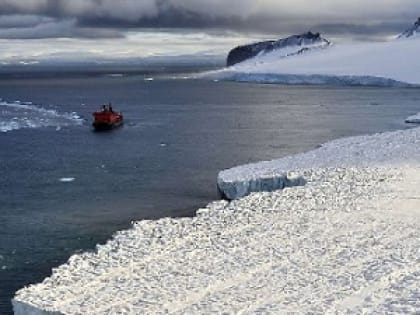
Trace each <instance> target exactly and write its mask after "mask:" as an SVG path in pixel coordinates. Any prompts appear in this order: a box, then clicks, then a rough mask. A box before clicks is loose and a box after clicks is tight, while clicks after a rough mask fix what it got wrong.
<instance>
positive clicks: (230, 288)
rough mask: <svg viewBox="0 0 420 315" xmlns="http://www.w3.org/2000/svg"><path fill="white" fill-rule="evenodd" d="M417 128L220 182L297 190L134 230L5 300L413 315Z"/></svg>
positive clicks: (172, 309)
mask: <svg viewBox="0 0 420 315" xmlns="http://www.w3.org/2000/svg"><path fill="white" fill-rule="evenodd" d="M419 144H420V128H415V129H410V130H405V131H398V132H388V133H384V134H377V135H373V136H363V137H353V138H347V139H342V140H337V141H333V142H330V143H328V144H326V145H325V146H323V147H322V148H320V149H318V150H315V151H312V152H308V153H306V154H301V155H298V156H295V157H290V158H286V159H281V160H277V161H272V162H262V163H259V164H253V165H249V166H242V167H238V168H236V169H232V170H229V171H225V172H222V173H221V176H220V178H222V179H224V180H227V181H228V180H237V179H242V180H243V179H246V180H247V179H249V178H255V179H257V178H259V176H263V175H265V174H276V173H277V172H280V171H281V172H284V171H287V174H288V176H289V177H290V178H302V179H303V180H304V181H305V182H306V184H305V185H304V186H297V187H290V188H286V189H283V190H277V191H274V192H264V193H253V194H251V195H249V196H247V197H245V198H242V199H239V200H235V201H232V202H230V203H228V202H226V201H219V202H215V203H212V204H210V205H208V206H207V207H206V208H204V209H199V210H198V211H197V216H196V217H194V218H179V219H170V218H167V219H161V220H157V221H141V222H135V223H134V224H133V228H132V229H130V230H126V231H122V232H118V233H117V234H116V235H115V236H114V237H113V239H112V240H110V241H109V242H107V243H106V244H105V245H98V246H97V250H96V252H94V253H92V252H90V253H83V254H77V255H74V256H72V257H71V258H70V259H69V261H68V263H67V264H64V265H62V266H60V267H58V268H56V269H54V270H53V274H52V276H51V277H49V278H47V279H45V280H44V281H43V282H42V283H40V284H36V285H32V286H29V287H26V288H23V289H21V290H20V291H18V292H17V293H16V296H15V298H14V300H13V305H14V311H15V314H16V315H23V314H25V315H26V314H117V313H118V314H168V313H173V314H221V313H229V314H230V313H232V314H279V313H298V314H307V313H316V314H360V313H363V314H415V313H417V312H418V311H419V310H420V299H419V294H420V291H419V286H418V284H419V283H420V268H419V261H420V211H419V209H420V191H419V190H418V187H419V185H420V145H419Z"/></svg>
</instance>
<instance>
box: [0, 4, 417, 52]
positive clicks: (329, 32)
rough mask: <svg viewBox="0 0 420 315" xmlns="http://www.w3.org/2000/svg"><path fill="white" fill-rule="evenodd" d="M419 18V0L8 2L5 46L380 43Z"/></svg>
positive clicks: (0, 18) (1, 22) (2, 24)
mask: <svg viewBox="0 0 420 315" xmlns="http://www.w3.org/2000/svg"><path fill="white" fill-rule="evenodd" d="M418 16H420V1H419V0H318V1H315V0H0V39H3V40H10V39H14V40H16V41H15V44H16V43H20V44H21V45H23V43H24V42H22V40H27V39H31V40H32V39H33V40H35V39H36V40H38V41H40V42H42V41H44V42H45V43H51V39H62V38H71V39H74V40H75V41H80V40H89V43H92V42H93V41H95V40H96V41H98V42H99V41H103V40H112V39H115V40H117V39H118V40H119V41H121V39H127V38H128V37H130V36H131V38H133V36H132V34H134V33H138V32H140V33H141V32H144V31H145V32H146V33H148V34H150V32H152V33H153V32H154V31H156V32H157V34H158V33H161V31H162V29H164V32H165V34H171V33H172V34H175V33H178V34H182V33H186V32H188V33H194V32H198V33H200V34H202V33H209V34H213V35H212V36H214V34H219V35H221V36H222V35H223V34H224V33H226V34H230V35H228V37H229V36H231V35H232V32H236V33H242V34H252V35H251V36H250V37H252V38H254V37H256V36H255V34H261V37H264V35H270V36H273V37H274V36H275V37H280V36H285V35H289V34H296V33H301V32H304V31H308V30H312V31H317V32H321V33H323V34H324V35H325V36H326V37H328V38H331V37H341V38H349V39H353V38H375V39H378V38H384V37H386V36H390V35H392V34H397V33H399V32H401V31H402V30H404V29H406V28H407V27H409V26H410V25H411V24H412V23H414V21H415V20H416V19H417V17H418ZM241 36H242V35H241ZM159 38H161V37H159ZM244 38H245V37H244ZM47 39H48V40H49V41H48V42H47V41H45V40H47ZM26 42H27V43H28V45H31V44H33V41H26ZM7 43H9V44H11V45H13V41H8V42H7ZM119 43H120V44H123V43H121V42H119ZM0 44H1V43H0ZM10 49H11V48H9V50H10ZM9 53H12V54H13V51H12V52H10V51H9ZM0 57H1V48H0Z"/></svg>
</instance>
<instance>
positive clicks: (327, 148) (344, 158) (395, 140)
mask: <svg viewBox="0 0 420 315" xmlns="http://www.w3.org/2000/svg"><path fill="white" fill-rule="evenodd" d="M419 144H420V129H418V128H416V129H410V130H404V131H397V132H386V133H382V134H377V135H372V136H358V137H350V138H345V139H339V140H335V141H331V142H328V143H326V144H324V145H322V146H321V147H320V148H319V149H316V150H314V151H310V152H307V153H302V154H298V155H295V156H289V157H285V158H282V159H279V160H272V161H265V162H258V163H252V164H248V165H241V166H238V167H234V168H232V169H229V170H225V171H222V172H220V173H219V175H218V179H217V183H218V187H219V189H220V190H221V191H222V193H224V194H225V195H226V197H228V199H237V198H241V197H243V196H246V195H248V194H249V193H251V192H255V191H271V190H275V189H280V188H282V187H281V185H277V178H279V177H280V178H286V177H287V176H288V175H287V173H288V171H290V170H299V169H307V168H311V169H318V168H329V167H353V166H362V167H369V166H372V165H373V166H378V165H381V166H386V165H389V164H391V165H392V164H395V163H398V162H400V161H405V162H410V163H416V162H417V161H420V150H419V149H418V148H417V146H418V145H419ZM270 179H271V181H270ZM260 182H264V183H265V186H264V188H262V187H261V184H258V183H260ZM256 183H257V184H256ZM297 185H299V182H298V183H297Z"/></svg>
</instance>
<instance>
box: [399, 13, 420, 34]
mask: <svg viewBox="0 0 420 315" xmlns="http://www.w3.org/2000/svg"><path fill="white" fill-rule="evenodd" d="M416 34H420V17H419V18H418V19H417V21H416V23H414V25H413V26H412V27H410V28H409V29H408V30H406V31H404V32H402V33H401V34H400V35H399V36H398V38H408V37H412V36H414V35H416Z"/></svg>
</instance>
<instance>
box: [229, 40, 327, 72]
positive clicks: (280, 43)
mask: <svg viewBox="0 0 420 315" xmlns="http://www.w3.org/2000/svg"><path fill="white" fill-rule="evenodd" d="M317 43H318V44H325V45H329V44H330V42H329V41H328V40H326V39H324V38H322V37H321V35H320V34H319V33H312V32H308V33H305V34H301V35H293V36H290V37H287V38H282V39H279V40H270V41H264V42H258V43H254V44H250V45H244V46H238V47H236V48H234V49H232V50H231V51H230V52H229V55H228V57H227V66H228V67H230V66H233V65H235V64H237V63H240V62H243V61H245V60H248V59H250V58H253V57H255V56H257V55H259V54H262V53H263V54H265V53H269V52H271V51H273V50H276V49H281V48H285V47H287V46H302V51H301V52H303V51H305V50H306V49H305V46H306V45H313V44H317Z"/></svg>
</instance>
